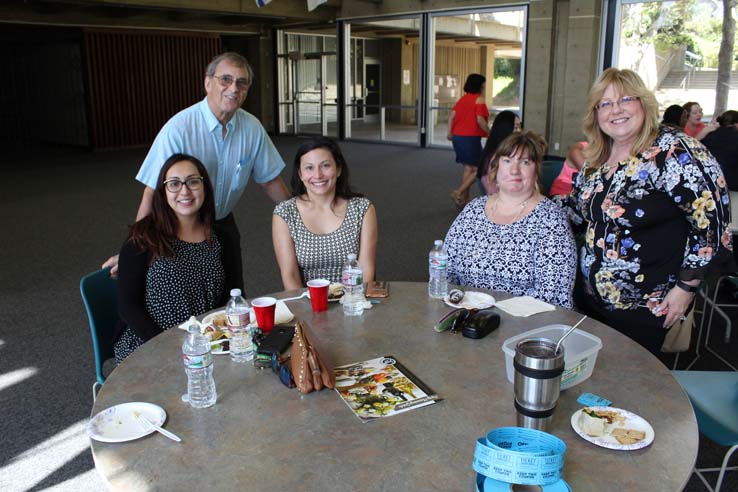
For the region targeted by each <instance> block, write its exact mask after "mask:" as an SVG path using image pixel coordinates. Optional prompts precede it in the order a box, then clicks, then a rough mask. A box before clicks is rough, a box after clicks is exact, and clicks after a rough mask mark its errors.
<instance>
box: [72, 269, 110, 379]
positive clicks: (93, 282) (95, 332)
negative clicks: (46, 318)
mask: <svg viewBox="0 0 738 492" xmlns="http://www.w3.org/2000/svg"><path fill="white" fill-rule="evenodd" d="M79 290H80V292H81V293H82V301H83V302H84V303H85V309H87V317H88V319H89V320H90V334H91V335H92V347H93V349H94V350H95V372H96V375H97V382H98V383H100V384H103V383H104V382H105V376H103V372H102V368H103V362H105V361H106V360H108V359H110V358H112V357H114V356H115V354H114V352H113V342H114V340H113V334H114V331H115V325H116V323H117V322H118V281H117V280H116V279H114V278H111V277H110V269H109V268H105V269H103V270H98V271H96V272H92V273H90V274H88V275H85V276H84V277H82V280H80V281H79Z"/></svg>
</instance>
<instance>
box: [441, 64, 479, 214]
mask: <svg viewBox="0 0 738 492" xmlns="http://www.w3.org/2000/svg"><path fill="white" fill-rule="evenodd" d="M485 81H486V79H485V77H484V76H483V75H480V74H478V73H473V74H470V75H469V76H468V77H467V78H466V83H465V84H464V93H465V94H464V95H463V96H462V97H461V99H459V100H458V102H457V103H456V104H455V105H454V108H453V109H452V110H451V112H450V113H449V115H448V134H447V135H446V138H448V139H449V140H451V143H452V144H453V146H454V152H456V162H458V163H459V164H461V165H462V166H463V167H464V172H463V174H462V176H461V184H460V185H459V187H458V188H456V189H455V190H454V191H452V192H451V199H452V200H453V201H454V203H456V205H457V206H463V205H464V204H465V203H466V202H468V201H469V188H470V187H471V185H472V184H474V180H475V179H476V177H477V166H478V164H479V157H480V155H481V153H482V137H486V136H487V132H488V131H489V128H488V121H487V120H488V119H489V110H488V109H487V104H486V103H485V102H484V96H482V91H483V90H484V82H485Z"/></svg>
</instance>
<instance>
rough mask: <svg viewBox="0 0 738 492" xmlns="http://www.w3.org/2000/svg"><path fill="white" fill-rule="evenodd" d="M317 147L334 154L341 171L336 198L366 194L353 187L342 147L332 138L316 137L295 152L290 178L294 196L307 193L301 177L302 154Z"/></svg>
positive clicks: (337, 181)
mask: <svg viewBox="0 0 738 492" xmlns="http://www.w3.org/2000/svg"><path fill="white" fill-rule="evenodd" d="M315 149H326V150H327V151H329V152H330V153H331V155H332V156H333V160H334V161H336V168H337V169H338V170H339V171H340V172H341V175H340V176H338V178H337V179H336V198H344V199H346V200H348V199H349V198H353V197H357V196H364V195H362V194H361V193H357V192H355V191H354V190H352V189H351V185H350V183H349V169H348V166H347V165H346V159H345V158H344V157H343V153H342V152H341V148H340V147H339V146H338V144H337V143H336V142H335V141H334V140H333V139H331V138H328V137H315V138H311V139H310V140H308V141H307V142H305V143H303V144H302V145H300V147H299V148H298V149H297V153H296V154H295V159H294V160H293V161H292V179H291V180H290V187H291V188H292V196H301V195H305V194H306V193H307V189H306V188H305V183H303V182H302V180H301V179H300V159H302V156H304V155H305V154H307V153H308V152H310V151H313V150H315Z"/></svg>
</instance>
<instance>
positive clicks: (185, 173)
mask: <svg viewBox="0 0 738 492" xmlns="http://www.w3.org/2000/svg"><path fill="white" fill-rule="evenodd" d="M214 220H215V202H214V199H213V191H212V185H211V183H210V178H209V177H208V173H207V171H206V170H205V166H203V164H202V163H201V162H200V161H199V160H197V159H196V158H194V157H192V156H188V155H184V154H175V155H173V156H172V157H170V158H169V159H167V161H166V163H164V166H163V167H162V169H161V172H160V173H159V178H158V180H157V184H156V189H155V191H154V198H153V202H152V211H151V214H149V215H148V216H146V217H144V218H143V219H141V220H139V221H138V222H136V223H135V224H133V225H132V226H131V228H130V232H129V235H128V239H127V240H126V242H125V243H124V244H123V247H122V249H121V251H120V260H119V265H120V268H119V270H118V312H119V314H120V318H121V320H122V321H123V323H124V324H125V326H121V328H120V329H119V332H118V334H117V335H116V341H115V344H114V351H115V358H116V360H117V361H118V362H121V361H122V360H123V359H125V358H126V357H127V356H128V355H129V354H131V353H132V352H133V351H134V350H136V349H137V348H138V347H140V346H141V345H143V344H144V343H145V342H147V341H148V340H150V339H151V338H153V337H154V336H156V335H158V334H159V333H161V332H162V331H164V330H166V329H169V328H171V327H172V326H176V325H178V324H180V323H182V322H183V321H185V320H187V319H188V318H189V317H190V316H197V315H200V314H202V313H204V312H206V311H210V310H211V309H214V308H215V307H217V306H220V305H222V304H223V303H224V302H225V300H226V298H225V296H224V294H225V286H226V285H233V284H232V283H231V284H227V282H228V281H229V279H227V278H226V274H225V272H224V271H223V264H222V261H221V247H220V242H219V241H218V238H217V236H216V235H215V234H214V233H213V227H212V226H213V222H214ZM231 281H233V280H231Z"/></svg>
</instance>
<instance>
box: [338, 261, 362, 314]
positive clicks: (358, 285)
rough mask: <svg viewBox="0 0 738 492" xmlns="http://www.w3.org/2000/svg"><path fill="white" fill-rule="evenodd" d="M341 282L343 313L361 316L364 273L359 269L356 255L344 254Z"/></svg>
mask: <svg viewBox="0 0 738 492" xmlns="http://www.w3.org/2000/svg"><path fill="white" fill-rule="evenodd" d="M341 283H342V284H343V314H345V315H347V316H361V314H362V313H363V312H364V301H365V299H364V273H363V272H362V271H361V266H359V262H358V261H356V255H355V254H353V253H351V254H349V255H348V256H346V263H344V265H343V273H342V274H341Z"/></svg>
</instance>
